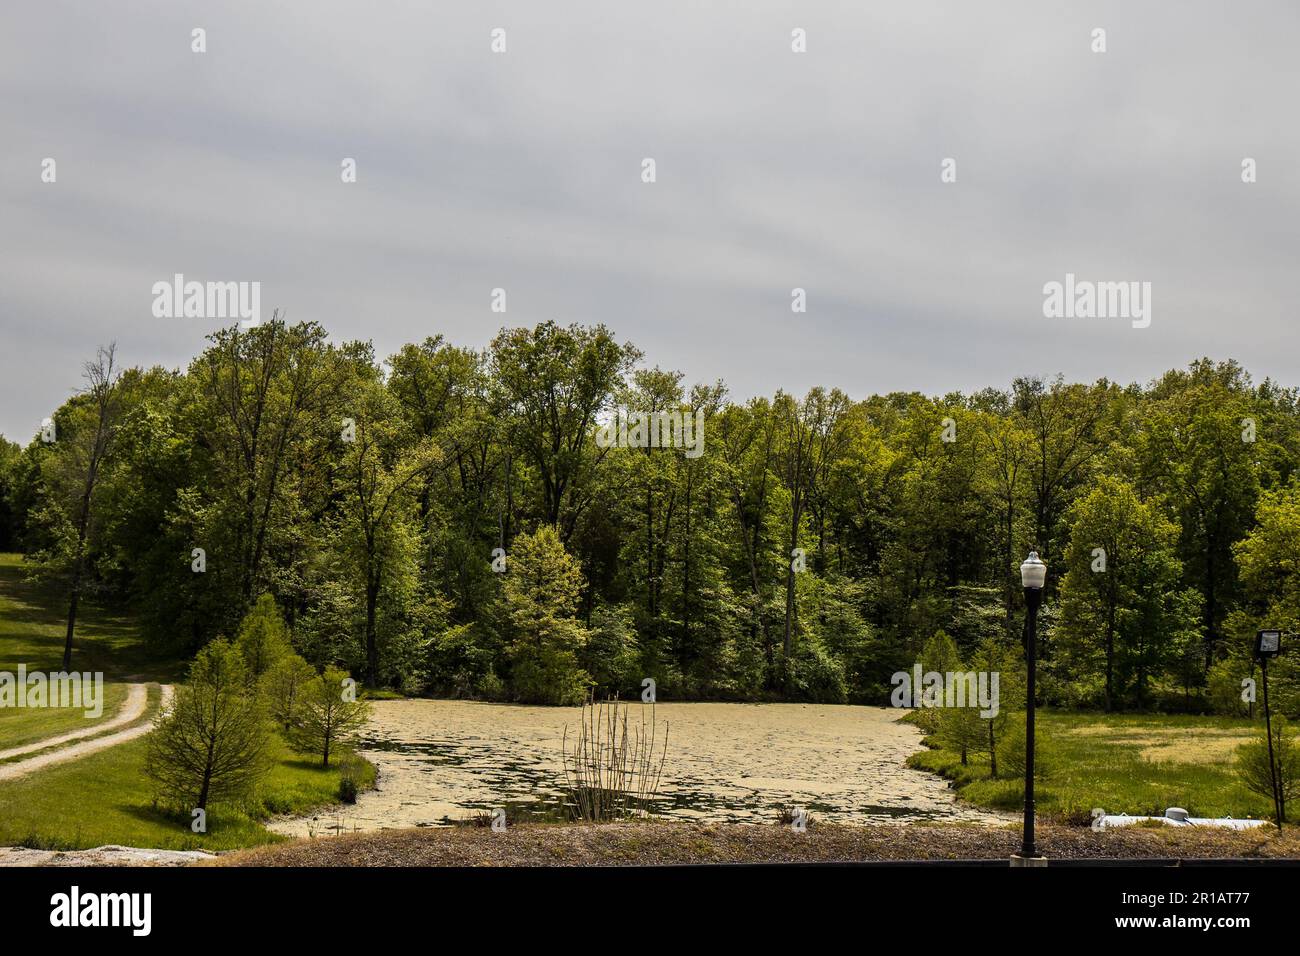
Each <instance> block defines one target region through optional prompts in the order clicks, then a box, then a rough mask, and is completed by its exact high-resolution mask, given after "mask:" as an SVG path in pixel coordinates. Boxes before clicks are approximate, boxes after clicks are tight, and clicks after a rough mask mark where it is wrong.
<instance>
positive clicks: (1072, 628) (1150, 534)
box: [1057, 475, 1197, 711]
mask: <svg viewBox="0 0 1300 956" xmlns="http://www.w3.org/2000/svg"><path fill="white" fill-rule="evenodd" d="M1177 541H1178V529H1177V527H1176V526H1175V525H1174V524H1173V523H1172V522H1171V521H1169V520H1168V519H1167V518H1165V517H1164V516H1163V515H1161V514H1160V512H1159V511H1158V510H1157V509H1156V508H1155V507H1153V506H1151V505H1148V504H1145V503H1143V502H1142V501H1141V499H1140V498H1139V497H1138V495H1137V491H1136V490H1135V489H1134V488H1133V487H1132V486H1131V485H1129V484H1128V483H1127V482H1125V481H1124V480H1123V479H1120V478H1115V477H1112V476H1109V475H1101V476H1098V477H1097V478H1096V479H1095V482H1094V487H1093V490H1092V491H1090V492H1089V493H1088V494H1087V495H1085V496H1083V497H1082V498H1080V499H1079V500H1078V501H1077V502H1076V503H1075V505H1074V506H1073V508H1072V509H1071V512H1070V544H1069V546H1068V548H1067V549H1066V552H1065V562H1064V563H1065V576H1064V580H1063V581H1062V583H1061V617H1060V623H1059V625H1058V628H1057V631H1058V635H1059V636H1060V637H1061V639H1062V640H1063V641H1064V642H1065V644H1066V646H1067V649H1069V650H1070V652H1071V653H1072V656H1073V659H1074V660H1075V662H1076V665H1077V666H1078V667H1080V668H1084V669H1090V668H1092V667H1093V666H1094V663H1093V662H1094V661H1095V660H1097V659H1098V658H1100V663H1101V668H1102V670H1103V673H1104V677H1105V681H1104V702H1105V706H1106V709H1107V710H1108V711H1110V710H1113V709H1114V707H1115V706H1116V704H1117V703H1118V701H1119V699H1120V695H1121V687H1120V683H1121V682H1122V683H1123V684H1124V685H1126V686H1131V687H1132V688H1133V691H1134V693H1135V695H1136V700H1137V703H1138V704H1139V705H1141V704H1143V703H1145V702H1146V699H1147V688H1148V683H1149V682H1150V680H1151V679H1152V678H1153V677H1156V676H1159V674H1160V672H1161V671H1162V670H1163V668H1164V667H1165V666H1166V665H1167V664H1168V663H1169V662H1170V660H1171V656H1170V655H1171V649H1173V648H1176V647H1177V646H1178V644H1179V642H1180V640H1181V639H1182V638H1183V637H1184V636H1185V635H1186V634H1187V633H1188V632H1189V631H1190V632H1195V630H1196V627H1197V621H1196V610H1197V608H1196V604H1195V600H1194V595H1191V594H1187V593H1185V592H1182V591H1180V590H1179V588H1178V584H1179V581H1180V578H1181V575H1182V565H1181V564H1180V563H1179V561H1178V558H1177V557H1176V556H1175V553H1174V549H1175V548H1176V546H1177Z"/></svg>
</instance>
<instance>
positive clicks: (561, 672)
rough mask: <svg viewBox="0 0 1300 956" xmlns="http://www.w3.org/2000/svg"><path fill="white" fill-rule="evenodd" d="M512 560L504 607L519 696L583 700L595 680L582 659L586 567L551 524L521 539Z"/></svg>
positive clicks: (558, 701)
mask: <svg viewBox="0 0 1300 956" xmlns="http://www.w3.org/2000/svg"><path fill="white" fill-rule="evenodd" d="M507 560H508V565H507V570H506V573H505V576H504V577H505V580H504V582H503V583H502V602H503V608H502V612H503V618H504V622H505V626H506V628H507V631H508V634H509V642H510V643H509V653H510V658H511V672H510V680H511V686H512V688H513V690H514V694H515V697H516V699H518V700H521V701H524V702H527V703H546V704H572V703H579V702H581V700H582V699H583V694H584V691H585V689H586V686H587V683H588V681H589V680H590V678H589V677H588V675H587V673H586V672H585V671H583V670H582V668H581V667H579V666H578V661H577V653H578V651H579V650H580V649H581V648H582V647H583V646H584V645H585V644H586V643H587V637H588V634H587V629H586V628H585V627H583V625H582V624H581V622H579V621H578V620H577V619H576V617H575V615H576V612H577V609H578V601H579V596H580V593H581V590H582V569H581V568H580V567H579V566H578V562H577V561H576V560H574V559H573V557H572V556H571V555H569V553H568V552H567V551H565V549H564V545H563V543H562V542H561V541H560V536H559V534H558V533H557V532H556V530H555V528H553V527H551V526H550V525H543V526H542V527H541V528H538V529H537V531H536V532H535V533H533V534H521V535H520V536H519V537H517V538H515V540H514V544H513V546H512V547H511V549H510V553H509V557H508V559H507Z"/></svg>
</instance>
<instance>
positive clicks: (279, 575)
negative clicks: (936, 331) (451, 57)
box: [0, 319, 1300, 711]
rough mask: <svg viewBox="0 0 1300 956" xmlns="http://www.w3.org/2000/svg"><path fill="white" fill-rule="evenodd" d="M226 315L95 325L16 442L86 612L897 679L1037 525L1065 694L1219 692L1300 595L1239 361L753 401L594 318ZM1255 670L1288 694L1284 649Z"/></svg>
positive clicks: (630, 683) (439, 673)
mask: <svg viewBox="0 0 1300 956" xmlns="http://www.w3.org/2000/svg"><path fill="white" fill-rule="evenodd" d="M209 341H210V344H209V346H208V347H207V349H206V350H205V351H204V352H203V353H202V354H201V355H199V356H198V357H197V358H195V359H194V360H193V362H192V363H191V364H190V366H189V368H188V369H186V370H184V371H180V370H170V371H169V370H166V369H163V368H156V367H155V368H120V367H119V357H118V356H116V355H115V354H114V350H113V349H112V348H111V347H109V348H105V349H101V350H100V352H99V353H98V355H97V356H95V357H93V358H92V359H91V360H90V361H89V362H88V363H87V364H86V367H85V375H86V386H85V388H84V389H83V390H82V391H80V392H79V393H78V394H76V395H74V396H72V397H70V398H69V399H68V400H67V401H66V402H65V403H64V404H63V405H62V406H61V407H60V408H59V409H57V410H56V411H54V412H53V413H52V414H51V416H50V421H49V422H48V423H47V424H46V426H45V427H44V428H43V429H42V430H41V432H40V433H39V434H37V435H35V436H34V437H33V438H32V439H31V440H30V442H29V443H28V444H27V445H26V446H25V447H20V446H19V445H15V444H13V443H11V442H8V441H5V440H3V439H0V550H21V551H23V552H24V553H25V554H26V555H27V557H28V559H29V563H30V567H31V570H32V574H33V575H34V576H38V577H45V578H49V579H52V580H54V581H56V582H59V583H61V584H62V586H63V587H65V588H66V591H67V594H68V598H69V600H68V604H69V619H70V621H73V620H75V616H76V613H77V602H78V601H79V600H94V601H96V602H101V603H109V604H115V605H119V606H123V607H129V608H130V609H131V610H132V611H133V612H134V613H136V614H137V615H138V617H139V620H140V621H141V626H142V628H143V629H144V632H145V634H146V635H147V637H148V639H149V640H150V641H151V642H152V643H154V644H155V645H156V646H157V647H158V648H159V649H160V650H166V651H168V652H172V653H185V654H192V653H193V652H195V651H196V650H198V649H199V648H200V647H202V646H204V645H205V644H207V643H209V642H210V641H212V640H213V639H215V638H217V637H218V636H227V637H229V636H232V635H233V634H234V633H235V632H236V631H237V629H238V627H239V622H240V620H241V619H242V618H243V616H244V615H245V613H246V612H247V611H248V610H249V609H250V608H252V607H253V605H254V604H255V603H256V602H257V601H258V599H259V597H261V596H262V595H264V594H270V595H271V596H272V597H273V598H274V600H275V602H276V604H277V605H278V607H279V609H280V611H281V613H282V615H283V616H284V618H285V620H286V621H287V622H288V625H289V628H290V630H291V634H292V640H293V643H294V645H295V647H296V648H297V649H298V650H299V651H300V653H302V654H303V656H305V657H306V658H307V659H308V660H310V661H311V662H313V663H314V664H316V665H317V666H325V665H329V664H338V665H341V666H343V667H346V668H348V669H350V670H351V671H352V672H353V673H356V674H358V675H361V676H364V678H365V682H366V683H367V684H368V685H370V686H372V687H392V688H396V689H398V690H401V691H403V692H407V693H426V694H434V695H447V696H473V697H482V698H486V699H502V700H518V701H531V702H547V703H562V702H570V701H573V700H576V699H579V698H581V697H582V696H583V695H584V694H585V693H586V692H587V690H588V689H594V690H595V691H596V692H597V693H598V694H602V695H603V694H606V693H621V694H623V695H628V694H639V692H640V687H641V682H642V680H643V679H644V678H646V677H650V678H653V679H654V680H655V682H656V684H657V692H658V695H659V697H660V698H661V699H704V698H708V699H728V700H760V699H762V700H804V701H824V702H841V701H848V702H862V703H873V704H881V703H885V702H887V700H888V697H889V691H890V689H891V685H890V675H891V674H892V673H893V672H895V671H898V670H908V669H910V668H911V667H912V665H913V663H914V662H916V661H917V659H918V656H919V655H920V653H921V650H922V648H923V647H924V646H925V645H926V644H927V642H929V641H931V640H932V639H933V638H934V637H935V635H936V634H939V633H940V632H942V634H943V635H946V637H947V638H950V639H951V641H952V642H953V643H954V644H955V646H956V648H957V649H958V651H959V652H960V653H961V654H962V655H963V657H964V658H965V659H967V660H970V659H973V656H974V655H975V653H976V649H977V648H979V647H981V646H996V645H999V644H1000V645H1003V646H1006V647H1011V646H1013V645H1015V644H1016V643H1017V642H1020V641H1021V640H1023V601H1022V596H1021V590H1020V587H1019V580H1018V575H1017V566H1018V565H1019V563H1020V561H1021V560H1022V559H1023V558H1024V556H1025V554H1026V553H1027V552H1028V551H1029V550H1030V549H1031V548H1036V549H1037V550H1038V552H1039V553H1040V554H1041V555H1042V556H1043V558H1044V559H1045V560H1046V561H1047V563H1048V567H1049V574H1048V584H1047V590H1046V596H1045V601H1044V608H1043V615H1042V621H1041V624H1040V655H1041V660H1042V665H1041V666H1042V672H1041V674H1042V676H1041V678H1040V683H1041V687H1042V695H1043V700H1044V701H1045V702H1047V703H1054V704H1059V705H1065V706H1084V707H1106V708H1109V709H1119V708H1126V709H1128V708H1140V709H1155V708H1159V709H1166V710H1172V709H1187V710H1208V709H1217V710H1224V711H1231V710H1234V709H1236V708H1238V707H1243V708H1244V707H1245V704H1242V703H1241V700H1240V694H1241V679H1242V677H1244V676H1249V675H1250V674H1251V673H1252V664H1251V662H1250V655H1249V651H1248V646H1249V643H1250V640H1251V638H1252V637H1253V634H1254V631H1255V629H1256V628H1257V627H1259V626H1262V625H1264V624H1267V625H1269V626H1276V627H1282V628H1296V626H1297V622H1298V620H1300V484H1298V483H1297V476H1296V474H1295V470H1296V462H1297V456H1298V455H1300V405H1298V404H1297V399H1298V396H1297V392H1296V390H1295V389H1294V388H1286V387H1281V386H1279V385H1277V384H1275V383H1273V382H1270V381H1265V382H1263V383H1261V384H1258V385H1256V384H1254V383H1253V382H1252V381H1251V379H1250V377H1249V375H1248V374H1247V372H1246V371H1245V370H1244V369H1242V368H1241V367H1240V366H1239V365H1238V364H1237V363H1235V362H1231V361H1226V362H1214V361H1211V360H1208V359H1202V360H1199V361H1196V362H1193V363H1192V364H1191V365H1190V366H1189V367H1188V368H1187V369H1186V370H1175V371H1169V372H1166V373H1165V374H1163V375H1162V376H1160V377H1159V378H1158V379H1155V380H1153V381H1151V382H1149V383H1146V384H1142V385H1138V384H1132V385H1120V384H1117V383H1113V382H1109V381H1106V380H1101V381H1097V382H1094V383H1091V384H1079V383H1068V382H1065V381H1063V380H1061V379H1059V378H1056V379H1050V378H1037V377H1026V378H1021V379H1017V380H1016V381H1014V382H1012V383H1011V385H1010V387H1009V388H1007V389H1005V390H1003V389H998V388H987V389H985V390H983V391H980V392H977V393H974V394H970V395H964V394H960V393H955V392H954V393H950V394H947V395H943V396H941V397H932V396H925V395H922V394H919V393H906V394H903V393H894V394H888V395H873V396H869V397H861V398H852V397H850V396H848V395H845V394H843V393H842V392H841V391H839V390H838V389H834V388H822V387H818V388H814V389H812V390H811V391H809V392H808V393H807V394H806V395H804V396H802V397H800V396H796V395H792V394H788V393H786V392H783V391H777V392H776V393H775V394H774V395H773V396H772V397H770V398H767V397H761V398H754V399H750V400H748V401H744V402H737V401H734V400H732V399H731V398H729V396H728V393H727V390H726V387H725V386H724V385H723V383H721V382H716V383H713V384H696V385H688V384H686V383H684V382H683V376H682V375H681V374H679V373H677V372H673V371H665V370H662V369H660V368H657V367H650V366H648V365H647V364H646V362H645V361H644V360H643V355H642V353H641V352H640V351H639V350H638V349H637V348H635V347H634V346H633V345H631V344H628V343H620V342H619V341H617V340H616V338H615V336H614V335H613V334H612V333H611V332H610V331H609V330H608V329H606V328H605V327H604V326H595V327H583V326H578V325H573V326H569V327H567V328H566V327H562V326H559V325H556V324H553V323H545V324H542V325H538V326H537V327H535V328H532V329H526V328H513V329H505V330H502V331H501V332H500V334H499V335H497V337H496V338H495V339H494V340H493V341H492V342H491V344H490V345H489V347H488V348H487V349H485V350H484V351H482V352H480V351H476V350H473V349H465V348H459V347H456V346H454V345H452V344H450V343H447V342H445V341H444V340H443V339H442V338H441V337H440V336H436V337H432V338H429V339H426V340H425V341H424V342H422V343H420V344H417V345H407V346H405V347H404V348H403V349H402V350H401V351H399V352H398V353H397V354H395V355H392V356H390V357H388V359H387V360H386V361H383V362H380V361H379V360H378V359H377V357H376V355H375V354H374V351H373V348H372V347H371V346H369V345H368V344H365V343H347V344H337V343H332V342H331V341H330V340H329V338H328V336H327V333H326V331H325V329H323V328H322V327H320V326H319V325H316V324H312V323H305V324H298V325H288V324H286V323H284V322H283V321H280V320H278V319H276V320H273V321H271V322H269V323H265V324H263V325H261V326H258V327H255V328H251V329H247V330H242V329H239V328H237V327H233V328H230V329H226V330H222V331H219V332H216V333H215V334H213V335H211V336H210V337H209ZM619 410H622V411H624V412H626V413H627V414H626V415H624V416H623V417H622V421H623V422H624V424H626V422H627V421H628V420H629V419H630V420H632V421H633V422H636V421H637V420H639V418H640V417H648V416H662V415H665V414H666V413H684V414H685V415H686V416H688V417H690V416H699V419H698V420H699V421H700V422H701V423H702V424H701V426H700V427H701V429H702V434H700V435H698V436H696V437H697V438H700V439H701V440H702V443H701V445H700V446H699V447H698V448H696V449H695V451H693V452H692V451H690V449H686V448H682V447H680V443H678V447H669V446H670V445H672V444H673V443H672V442H670V441H667V440H665V441H662V442H651V441H638V440H637V437H638V436H637V431H636V429H635V428H634V429H633V431H632V433H631V436H630V438H629V440H626V441H624V440H622V437H623V436H621V435H620V436H619V439H620V440H618V441H614V442H610V441H608V440H607V441H598V440H597V432H598V431H599V430H600V428H601V427H602V426H603V425H606V424H607V423H608V422H610V420H611V417H612V416H614V415H615V413H616V412H617V411H619ZM649 420H650V421H652V422H654V421H660V419H653V418H651V419H649ZM667 437H671V435H669V436H667ZM679 437H680V436H679ZM656 446H657V447H656ZM72 630H73V629H72V626H71V625H70V627H69V632H70V635H71V634H72ZM69 646H70V657H69V660H70V661H71V662H72V663H73V664H75V661H76V655H75V640H70V645H69ZM1270 677H1271V678H1272V681H1273V683H1274V685H1275V689H1274V693H1275V694H1276V695H1277V697H1278V701H1279V702H1280V703H1282V705H1283V707H1284V708H1286V709H1290V710H1294V709H1295V707H1296V704H1297V700H1298V695H1297V694H1296V669H1295V668H1293V667H1290V666H1289V665H1288V664H1287V663H1286V657H1285V656H1284V658H1282V659H1280V660H1279V661H1278V663H1277V664H1276V665H1275V669H1274V671H1273V672H1272V673H1271V674H1270Z"/></svg>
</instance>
